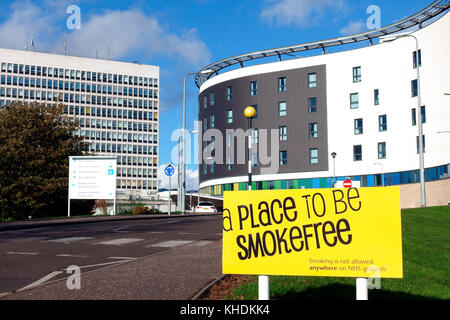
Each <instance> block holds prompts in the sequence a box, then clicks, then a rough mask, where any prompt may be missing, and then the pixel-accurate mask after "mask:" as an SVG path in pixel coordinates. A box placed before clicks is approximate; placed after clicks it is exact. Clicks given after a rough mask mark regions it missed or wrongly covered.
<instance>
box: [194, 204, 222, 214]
mask: <svg viewBox="0 0 450 320" xmlns="http://www.w3.org/2000/svg"><path fill="white" fill-rule="evenodd" d="M195 212H217V209H216V207H215V206H214V203H212V202H211V201H202V202H200V203H199V204H198V205H197V206H196V207H195Z"/></svg>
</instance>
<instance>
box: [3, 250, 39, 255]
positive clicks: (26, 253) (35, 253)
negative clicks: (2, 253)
mask: <svg viewBox="0 0 450 320" xmlns="http://www.w3.org/2000/svg"><path fill="white" fill-rule="evenodd" d="M6 254H22V255H28V256H35V255H37V254H39V252H19V251H9V252H7V253H6Z"/></svg>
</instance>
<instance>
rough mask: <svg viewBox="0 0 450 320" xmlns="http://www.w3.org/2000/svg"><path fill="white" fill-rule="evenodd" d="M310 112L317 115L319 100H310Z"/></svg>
mask: <svg viewBox="0 0 450 320" xmlns="http://www.w3.org/2000/svg"><path fill="white" fill-rule="evenodd" d="M308 112H309V113H315V112H317V98H316V97H314V98H308Z"/></svg>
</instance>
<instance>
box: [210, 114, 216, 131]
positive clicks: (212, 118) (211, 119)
mask: <svg viewBox="0 0 450 320" xmlns="http://www.w3.org/2000/svg"><path fill="white" fill-rule="evenodd" d="M209 122H210V125H211V128H214V127H215V125H216V123H215V119H214V115H213V114H212V115H210V116H209Z"/></svg>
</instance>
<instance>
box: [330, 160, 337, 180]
mask: <svg viewBox="0 0 450 320" xmlns="http://www.w3.org/2000/svg"><path fill="white" fill-rule="evenodd" d="M336 156H337V153H336V152H332V153H331V157H332V158H333V188H334V186H335V185H336V160H335V159H336Z"/></svg>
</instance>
